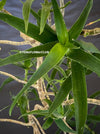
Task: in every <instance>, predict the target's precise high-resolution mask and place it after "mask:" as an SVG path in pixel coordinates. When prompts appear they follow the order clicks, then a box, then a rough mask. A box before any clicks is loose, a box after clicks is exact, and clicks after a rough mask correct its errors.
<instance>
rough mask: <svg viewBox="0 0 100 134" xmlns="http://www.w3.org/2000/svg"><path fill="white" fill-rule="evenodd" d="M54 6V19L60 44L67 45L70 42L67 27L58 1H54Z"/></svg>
mask: <svg viewBox="0 0 100 134" xmlns="http://www.w3.org/2000/svg"><path fill="white" fill-rule="evenodd" d="M52 5H53V10H54V19H55V26H56V33H57V37H58V40H59V42H60V43H61V44H63V45H65V44H66V42H67V41H68V40H69V37H68V32H67V29H66V25H65V22H64V19H63V16H62V14H61V12H60V9H59V6H58V4H57V1H56V0H52ZM67 45H68V44H67Z"/></svg>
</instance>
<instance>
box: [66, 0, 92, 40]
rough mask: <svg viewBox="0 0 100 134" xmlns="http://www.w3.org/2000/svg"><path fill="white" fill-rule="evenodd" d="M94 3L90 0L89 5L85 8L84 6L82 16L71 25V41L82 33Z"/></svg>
mask: <svg viewBox="0 0 100 134" xmlns="http://www.w3.org/2000/svg"><path fill="white" fill-rule="evenodd" d="M92 5H93V0H88V2H87V5H86V6H85V8H84V10H83V12H82V13H81V15H80V17H79V18H78V19H77V21H76V22H75V24H74V25H73V26H72V27H71V29H70V31H69V38H70V41H71V40H72V39H77V37H78V36H79V35H80V33H81V31H82V29H83V27H84V25H85V23H86V20H87V18H88V15H89V13H90V10H91V8H92Z"/></svg>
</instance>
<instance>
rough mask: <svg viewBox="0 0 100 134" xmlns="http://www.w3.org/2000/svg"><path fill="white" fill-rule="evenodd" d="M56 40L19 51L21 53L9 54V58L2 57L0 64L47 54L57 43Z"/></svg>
mask: <svg viewBox="0 0 100 134" xmlns="http://www.w3.org/2000/svg"><path fill="white" fill-rule="evenodd" d="M55 43H56V42H55V41H54V42H50V43H46V44H44V45H40V46H37V47H33V48H30V49H27V50H25V51H19V53H17V54H14V55H11V56H8V57H7V58H4V59H0V66H4V65H8V64H13V63H16V62H19V61H24V60H27V59H30V58H34V57H41V56H46V55H47V54H48V53H47V52H48V51H50V49H51V48H52V47H53V46H54V45H55Z"/></svg>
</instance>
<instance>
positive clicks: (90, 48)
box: [74, 40, 100, 54]
mask: <svg viewBox="0 0 100 134" xmlns="http://www.w3.org/2000/svg"><path fill="white" fill-rule="evenodd" d="M74 42H75V43H76V44H77V45H78V46H80V47H81V48H83V49H84V50H85V51H87V52H90V53H99V54H100V51H99V49H97V48H96V47H95V46H94V45H93V44H92V43H90V42H85V41H82V40H80V41H78V40H74Z"/></svg>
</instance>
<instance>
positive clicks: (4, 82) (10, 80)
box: [0, 77, 13, 91]
mask: <svg viewBox="0 0 100 134" xmlns="http://www.w3.org/2000/svg"><path fill="white" fill-rule="evenodd" d="M12 81H13V79H12V78H10V77H9V78H7V79H6V80H5V81H3V83H2V85H1V87H0V91H1V90H2V88H3V87H4V86H5V85H6V84H8V83H10V82H12Z"/></svg>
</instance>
